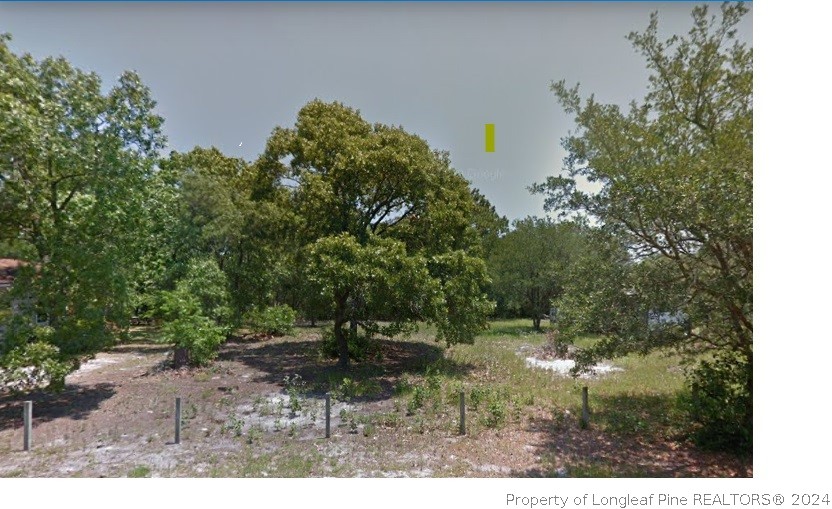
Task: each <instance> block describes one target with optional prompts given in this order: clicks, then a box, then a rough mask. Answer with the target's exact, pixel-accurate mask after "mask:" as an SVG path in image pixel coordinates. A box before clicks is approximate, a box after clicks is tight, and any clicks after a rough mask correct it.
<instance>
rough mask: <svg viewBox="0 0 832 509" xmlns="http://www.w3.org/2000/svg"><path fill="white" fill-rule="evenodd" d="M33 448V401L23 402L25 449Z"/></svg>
mask: <svg viewBox="0 0 832 509" xmlns="http://www.w3.org/2000/svg"><path fill="white" fill-rule="evenodd" d="M31 449H32V402H31V401H24V402H23V450H24V451H29V450H31Z"/></svg>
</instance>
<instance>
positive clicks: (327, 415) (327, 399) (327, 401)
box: [326, 393, 329, 438]
mask: <svg viewBox="0 0 832 509" xmlns="http://www.w3.org/2000/svg"><path fill="white" fill-rule="evenodd" d="M326 437H327V438H329V393H327V394H326Z"/></svg>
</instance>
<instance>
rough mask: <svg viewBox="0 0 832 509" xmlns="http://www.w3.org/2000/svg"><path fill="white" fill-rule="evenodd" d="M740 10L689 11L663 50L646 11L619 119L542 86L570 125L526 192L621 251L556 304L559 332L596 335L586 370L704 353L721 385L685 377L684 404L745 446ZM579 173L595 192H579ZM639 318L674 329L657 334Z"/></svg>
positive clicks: (745, 156)
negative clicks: (636, 94)
mask: <svg viewBox="0 0 832 509" xmlns="http://www.w3.org/2000/svg"><path fill="white" fill-rule="evenodd" d="M747 10H748V8H747V7H746V6H745V5H744V4H742V3H737V4H724V5H723V6H722V7H721V16H712V15H709V10H708V7H707V6H699V7H696V8H694V10H693V13H692V17H693V27H692V28H691V29H690V31H689V33H688V34H687V35H686V36H672V37H670V38H669V39H667V40H660V39H659V36H658V16H657V15H656V14H655V13H654V14H653V15H652V16H651V19H650V23H649V25H648V27H647V29H646V30H645V31H643V32H634V33H631V34H630V35H629V40H630V41H631V42H632V44H633V46H634V47H635V48H636V49H637V50H638V51H639V52H640V53H641V54H642V55H643V56H644V58H645V60H646V63H647V68H648V70H649V71H650V77H649V83H648V93H647V95H646V96H645V97H644V99H643V100H642V101H641V102H636V101H633V102H632V103H631V104H630V106H629V108H628V109H627V110H622V108H620V107H619V106H618V105H614V104H601V103H599V102H597V101H596V100H595V99H594V97H593V96H589V97H588V98H586V99H582V98H581V96H580V94H579V89H578V87H577V86H575V87H572V88H570V87H567V85H566V83H565V82H564V81H559V82H557V83H554V84H553V85H552V90H553V91H554V92H555V95H556V96H557V98H558V100H559V101H560V103H561V105H562V106H563V107H564V109H565V111H566V112H568V113H572V114H574V115H575V122H576V124H577V129H576V131H575V132H574V133H572V134H570V135H569V136H567V137H566V138H564V140H563V146H564V148H565V149H566V150H567V152H568V156H567V158H566V159H565V170H564V172H563V173H562V174H561V175H559V176H553V177H549V178H548V179H547V180H546V182H544V183H541V184H536V185H535V186H533V191H535V192H539V193H543V194H545V195H546V207H547V209H548V210H557V211H560V212H561V213H565V214H583V215H585V216H587V217H589V218H590V219H591V220H592V221H594V222H595V223H596V224H597V225H599V228H600V229H601V230H603V232H605V234H606V235H607V238H608V239H612V241H613V242H614V243H618V244H620V245H619V247H610V248H609V249H605V250H604V252H606V253H608V254H609V256H602V257H596V258H592V259H588V260H587V263H589V262H591V261H594V262H595V263H596V266H595V267H592V268H590V267H588V266H587V267H584V271H585V275H588V274H589V273H591V274H592V275H593V276H594V277H592V278H590V279H585V280H583V281H581V280H580V278H578V279H576V281H580V282H579V283H576V284H575V287H574V288H573V289H572V290H573V291H571V292H570V291H567V294H569V295H571V296H570V297H567V298H566V299H564V300H563V301H562V315H561V316H562V318H563V320H564V331H565V332H566V333H568V334H571V335H573V336H574V335H575V334H577V333H578V332H579V331H586V330H595V331H599V332H602V333H603V334H604V340H603V341H602V342H601V343H599V344H598V345H597V346H596V347H595V348H594V349H592V350H590V351H589V352H588V354H589V355H587V357H586V358H585V359H584V360H585V361H586V363H589V362H591V360H592V359H593V358H596V357H599V356H605V355H616V354H622V353H626V352H630V351H646V350H649V349H650V348H653V347H655V346H661V345H675V346H678V347H679V348H682V349H683V350H684V351H686V352H689V353H693V354H696V353H702V352H710V353H711V354H712V355H714V356H715V357H713V358H707V357H706V360H704V361H702V363H701V364H700V368H699V371H697V372H696V373H699V374H700V375H701V374H705V373H709V375H708V376H710V375H712V374H713V373H714V369H717V371H718V372H719V373H720V375H719V377H717V381H716V382H713V379H712V380H711V381H706V380H705V378H708V377H704V378H703V376H697V374H696V373H693V374H692V375H691V383H692V387H693V389H694V394H695V395H696V396H697V397H699V398H700V403H702V402H703V401H706V400H708V398H710V399H711V400H716V399H720V398H721V399H722V402H723V404H722V406H723V407H724V408H725V409H729V410H724V409H723V410H722V414H721V416H719V417H718V419H717V420H720V419H721V420H720V424H719V425H720V426H723V427H724V428H726V427H731V426H733V429H734V431H736V435H737V436H738V437H740V438H741V439H742V440H750V429H751V401H752V388H753V383H752V358H753V348H752V331H753V327H752V321H753V320H752V318H753V315H752V279H753V277H752V276H753V272H752V247H753V239H752V121H753V109H752V75H753V74H752V50H751V49H750V48H748V47H747V46H746V45H745V44H742V43H740V42H739V41H737V40H736V38H735V35H736V33H735V29H734V27H735V26H736V24H737V23H738V22H739V20H740V19H741V17H742V16H743V15H744V14H745V13H746V12H747ZM579 177H582V178H586V179H588V180H589V181H591V182H595V183H597V184H600V186H601V190H600V191H599V192H597V193H587V192H584V191H582V190H581V189H580V188H579V186H578V185H577V181H576V179H578V178H579ZM621 253H624V257H623V258H622V256H621ZM598 265H600V266H601V267H602V268H599V267H598ZM576 294H583V295H587V294H591V295H592V297H593V298H577V297H575V295H576ZM625 310H626V312H625ZM648 312H654V313H656V312H660V313H661V312H663V313H682V314H683V315H684V316H685V317H686V320H684V322H685V323H682V321H681V320H669V321H665V322H664V323H663V324H661V325H657V324H655V323H651V321H650V320H649V319H647V318H646V316H647V313H648ZM708 359H711V360H708ZM715 366H716V367H717V368H715ZM712 378H713V377H712ZM717 386H718V387H717ZM729 401H731V403H728V402H729ZM702 404H705V403H702ZM736 408H739V409H740V410H738V411H734V410H730V409H736ZM730 412H734V413H732V414H730V415H729V413H730Z"/></svg>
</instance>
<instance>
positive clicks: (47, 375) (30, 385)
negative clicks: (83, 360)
mask: <svg viewBox="0 0 832 509" xmlns="http://www.w3.org/2000/svg"><path fill="white" fill-rule="evenodd" d="M47 330H48V331H47ZM34 333H35V337H36V338H37V337H40V338H41V339H35V340H34V342H24V343H22V344H19V343H20V342H19V341H16V339H17V338H16V337H14V336H7V337H6V338H4V339H5V341H7V342H9V343H18V346H15V347H12V348H8V347H6V348H3V350H4V351H3V353H2V355H0V366H2V368H0V388H6V389H8V390H11V391H13V392H28V391H31V390H34V389H38V388H47V389H49V390H54V391H59V390H61V389H63V387H64V379H65V378H66V375H68V374H69V372H70V371H72V369H73V367H74V365H73V363H72V362H69V361H66V360H64V359H63V358H62V356H61V355H60V350H58V348H57V347H56V346H54V345H52V344H50V343H49V341H48V337H49V336H50V335H51V329H49V328H47V327H38V328H36V329H35V331H34Z"/></svg>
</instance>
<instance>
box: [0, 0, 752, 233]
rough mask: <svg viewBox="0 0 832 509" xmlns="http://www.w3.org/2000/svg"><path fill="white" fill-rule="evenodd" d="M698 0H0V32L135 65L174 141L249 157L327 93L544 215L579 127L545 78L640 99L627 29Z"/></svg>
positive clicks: (477, 183)
mask: <svg viewBox="0 0 832 509" xmlns="http://www.w3.org/2000/svg"><path fill="white" fill-rule="evenodd" d="M693 5H695V4H694V3H688V2H670V3H660V2H652V3H628V2H612V3H605V2H601V3H595V2H593V3H519V4H508V3H469V2H463V3H434V2H427V3H415V4H414V3H375V2H370V3H312V4H303V3H243V4H230V3H204V4H203V3H157V2H150V3H98V2H93V3H63V2H58V3H51V2H49V3H43V4H38V3H0V32H8V33H11V34H12V37H13V39H12V42H11V47H12V49H13V50H14V51H16V52H18V53H20V52H28V53H31V54H32V55H34V56H35V57H37V58H43V57H46V56H49V55H63V56H65V57H66V58H67V59H69V61H70V62H71V63H72V64H73V65H75V66H76V67H80V68H81V69H84V70H86V71H95V72H96V73H98V74H99V75H100V76H101V77H102V80H103V82H104V84H105V86H107V88H109V86H111V85H112V84H113V83H114V82H115V80H116V79H117V77H118V75H119V74H120V73H121V72H122V71H124V70H127V69H133V70H136V71H138V73H139V75H140V76H141V78H142V80H143V81H144V82H145V83H146V84H147V85H148V86H149V87H150V89H151V91H152V93H153V96H154V98H155V99H156V100H157V102H158V106H157V111H158V113H160V114H161V115H162V116H163V117H164V118H165V125H164V130H165V134H166V135H167V137H168V140H169V148H170V149H172V150H177V151H187V150H190V149H191V148H193V147H194V146H203V147H209V146H212V145H213V146H216V147H217V148H219V149H220V150H222V151H223V152H224V153H225V154H227V155H229V156H236V157H242V158H244V159H246V160H254V159H256V158H257V156H258V155H259V154H260V153H261V152H262V150H263V148H264V146H265V143H266V140H267V139H268V137H269V134H270V133H271V131H272V130H273V129H274V128H275V127H276V126H282V127H290V126H292V125H293V124H294V121H295V119H296V115H297V112H298V110H299V109H300V108H301V107H302V106H303V105H304V104H306V103H307V102H308V101H310V100H312V99H315V98H320V99H323V100H327V101H334V100H337V101H340V102H343V103H345V104H347V105H348V106H351V107H354V108H357V109H359V110H360V112H361V114H362V116H363V117H364V118H365V119H366V120H368V121H370V122H381V123H385V124H394V125H401V126H403V127H404V128H405V129H406V130H408V131H409V132H412V133H415V134H417V135H419V136H421V137H422V138H424V139H426V140H427V141H428V143H429V144H430V145H431V147H433V148H435V149H440V150H447V151H449V152H450V155H451V161H452V163H453V165H454V167H455V168H456V169H457V170H458V171H460V173H462V174H463V175H464V176H465V177H467V178H468V179H469V180H470V181H471V182H472V185H473V186H474V187H477V188H479V189H480V190H481V191H482V192H483V193H484V194H485V196H486V197H488V199H489V200H490V201H491V203H493V204H494V205H495V207H496V209H497V212H498V213H500V214H501V215H505V216H506V217H508V218H509V219H517V218H522V217H525V216H528V215H538V216H539V215H543V197H542V196H539V195H531V194H530V193H529V192H528V190H527V187H528V186H529V185H531V184H532V183H534V182H541V181H543V180H544V179H545V178H546V176H548V175H553V174H556V173H558V172H559V171H560V169H561V161H562V159H563V157H564V155H565V153H564V151H563V150H562V148H561V147H560V139H561V138H562V137H563V136H565V135H567V133H568V132H569V130H570V129H571V128H573V126H574V124H573V119H572V118H571V116H570V115H567V114H565V113H564V112H563V111H562V110H561V109H560V106H559V105H558V103H557V101H556V100H555V97H554V95H553V94H552V92H551V91H550V88H549V87H550V84H551V82H552V81H557V80H560V79H566V81H567V82H568V83H570V84H574V83H578V82H579V83H580V84H581V89H582V90H583V91H584V93H585V94H589V93H594V94H595V96H596V98H597V99H598V100H600V101H603V102H613V103H618V104H626V103H628V102H629V101H630V100H632V99H640V98H642V97H643V96H644V94H645V91H646V88H645V87H646V84H647V71H646V69H645V65H644V61H643V59H642V57H641V56H639V55H638V54H637V53H636V52H635V50H634V49H633V48H632V46H631V45H630V43H629V42H628V41H627V40H626V39H625V36H626V35H627V34H628V33H629V32H631V31H633V30H643V29H644V28H645V27H646V26H647V23H648V17H649V14H650V12H651V11H654V10H656V11H658V12H659V20H660V21H659V27H660V31H661V32H662V33H664V34H666V35H670V34H673V33H686V32H687V31H688V29H689V28H690V19H691V18H690V11H691V8H692V6H693ZM711 5H712V11H713V12H718V7H719V4H717V3H713V4H711ZM751 32H752V29H751V13H749V15H747V16H746V17H745V19H744V20H743V23H742V24H741V26H740V27H739V38H740V39H741V40H743V41H745V42H748V43H749V44H750V43H751V42H752V39H751V35H752V34H751ZM486 123H493V124H494V125H495V145H496V146H495V151H494V152H485V141H484V131H485V128H484V125H485V124H486Z"/></svg>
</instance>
